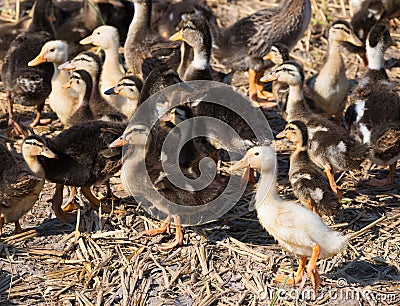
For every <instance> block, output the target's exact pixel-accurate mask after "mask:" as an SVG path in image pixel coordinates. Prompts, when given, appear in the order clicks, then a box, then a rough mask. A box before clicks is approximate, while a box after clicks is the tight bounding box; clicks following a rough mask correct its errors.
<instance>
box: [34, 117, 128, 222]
mask: <svg viewBox="0 0 400 306" xmlns="http://www.w3.org/2000/svg"><path fill="white" fill-rule="evenodd" d="M125 128H126V123H125V122H115V121H103V120H91V121H86V122H83V123H80V124H76V125H73V126H71V127H70V128H68V129H66V130H64V131H62V132H61V133H60V134H58V135H57V136H55V137H53V138H45V137H43V136H41V137H40V138H41V139H42V141H45V142H46V144H47V146H48V148H49V149H50V150H51V151H52V152H54V153H55V154H56V155H57V159H49V158H46V157H43V156H40V157H38V159H37V163H36V166H37V167H39V166H41V167H42V168H43V169H44V174H45V177H46V179H47V180H48V181H50V182H52V183H56V189H55V193H54V196H53V209H54V212H55V213H56V216H57V218H58V219H59V220H60V221H63V222H71V221H74V220H75V215H73V214H71V213H69V212H66V211H64V210H62V209H61V205H62V200H63V197H62V193H63V187H64V185H67V186H73V187H81V190H82V193H83V195H84V196H85V197H86V198H87V199H88V200H89V202H90V203H91V205H92V207H93V208H98V207H99V206H100V200H99V199H97V198H96V197H95V196H94V195H93V193H92V192H91V189H90V187H91V186H92V185H97V184H101V183H103V182H106V181H107V180H108V179H109V178H110V177H111V176H112V175H114V174H115V173H117V172H118V171H119V169H120V168H121V164H122V160H121V150H119V149H109V148H108V145H109V144H110V143H111V142H112V141H113V140H114V139H115V138H116V137H118V136H119V135H121V134H122V133H123V132H124V130H125ZM29 137H32V136H29ZM35 137H38V136H35ZM35 162H36V161H35ZM109 191H111V190H109ZM106 208H107V207H102V209H103V211H105V210H106Z"/></svg>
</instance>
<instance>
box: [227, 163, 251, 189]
mask: <svg viewBox="0 0 400 306" xmlns="http://www.w3.org/2000/svg"><path fill="white" fill-rule="evenodd" d="M243 168H244V171H243V174H242V178H241V179H240V184H241V185H242V186H243V185H245V184H246V183H247V182H248V181H249V176H250V163H249V160H248V158H247V155H245V156H244V157H243V158H242V159H241V160H239V161H237V162H236V163H235V164H233V165H232V166H231V167H230V168H229V170H230V171H236V170H240V169H243Z"/></svg>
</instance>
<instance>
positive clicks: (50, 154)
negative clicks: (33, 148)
mask: <svg viewBox="0 0 400 306" xmlns="http://www.w3.org/2000/svg"><path fill="white" fill-rule="evenodd" d="M40 155H43V156H45V157H47V158H57V154H55V153H54V152H53V151H51V150H50V149H49V148H48V147H44V148H43V150H42V152H40Z"/></svg>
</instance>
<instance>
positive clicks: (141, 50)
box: [124, 0, 180, 75]
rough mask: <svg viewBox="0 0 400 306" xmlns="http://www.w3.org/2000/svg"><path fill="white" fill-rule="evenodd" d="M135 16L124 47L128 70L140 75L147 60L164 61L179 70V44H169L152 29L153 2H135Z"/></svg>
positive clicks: (136, 0) (145, 0) (148, 0)
mask: <svg viewBox="0 0 400 306" xmlns="http://www.w3.org/2000/svg"><path fill="white" fill-rule="evenodd" d="M134 4H135V14H134V16H133V19H132V22H131V24H130V26H129V30H128V35H127V38H126V41H125V45H124V56H125V64H126V67H127V70H128V71H129V72H130V73H131V74H136V75H138V74H140V72H141V70H142V63H143V60H144V59H145V58H148V57H156V58H159V59H162V61H163V62H165V63H167V64H168V66H169V67H171V68H175V69H176V68H177V67H178V66H179V61H180V49H179V44H178V43H176V42H171V41H170V42H167V41H165V40H164V38H162V37H161V35H160V34H159V33H158V32H157V31H155V30H154V29H153V28H152V27H151V10H152V0H134Z"/></svg>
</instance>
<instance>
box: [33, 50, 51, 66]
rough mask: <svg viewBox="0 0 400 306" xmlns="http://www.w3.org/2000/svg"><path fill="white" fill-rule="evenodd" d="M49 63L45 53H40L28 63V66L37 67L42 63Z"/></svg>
mask: <svg viewBox="0 0 400 306" xmlns="http://www.w3.org/2000/svg"><path fill="white" fill-rule="evenodd" d="M45 62H47V60H46V58H45V57H44V53H40V54H39V55H38V56H36V57H35V58H34V59H33V60H31V61H30V62H29V63H28V66H37V65H39V64H41V63H45Z"/></svg>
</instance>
